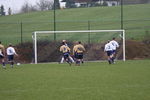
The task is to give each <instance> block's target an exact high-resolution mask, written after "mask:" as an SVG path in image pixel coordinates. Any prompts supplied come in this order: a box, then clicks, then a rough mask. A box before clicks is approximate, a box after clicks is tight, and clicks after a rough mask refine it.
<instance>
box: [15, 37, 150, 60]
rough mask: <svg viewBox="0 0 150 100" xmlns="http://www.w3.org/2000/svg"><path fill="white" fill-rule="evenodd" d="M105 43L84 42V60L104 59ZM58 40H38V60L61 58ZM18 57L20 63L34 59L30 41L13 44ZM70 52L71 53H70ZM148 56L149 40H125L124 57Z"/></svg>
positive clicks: (118, 54)
mask: <svg viewBox="0 0 150 100" xmlns="http://www.w3.org/2000/svg"><path fill="white" fill-rule="evenodd" d="M68 45H69V47H70V48H71V49H72V48H73V43H71V42H69V43H68ZM104 45H105V43H97V44H84V46H85V48H86V52H85V55H84V59H85V60H90V61H92V60H106V59H107V56H106V53H104ZM60 46H61V43H60V42H49V41H40V42H38V62H58V61H60V59H61V56H62V55H61V53H60V52H59V47H60ZM15 47H16V49H17V53H18V54H19V57H17V58H16V59H17V61H19V62H22V63H31V62H33V61H34V51H33V44H32V43H30V42H27V43H23V44H18V45H16V46H15ZM71 54H72V53H71ZM147 58H150V42H149V41H146V42H145V41H143V42H139V41H134V40H127V41H126V59H147ZM117 59H122V45H120V47H119V49H118V50H117Z"/></svg>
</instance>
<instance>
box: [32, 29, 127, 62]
mask: <svg viewBox="0 0 150 100" xmlns="http://www.w3.org/2000/svg"><path fill="white" fill-rule="evenodd" d="M97 32H122V36H121V38H122V40H123V41H122V42H123V44H122V45H123V61H125V60H126V58H125V30H121V29H120V30H77V31H35V32H33V33H32V39H33V45H34V63H35V64H37V63H38V62H37V34H52V33H53V34H54V33H58V34H61V33H97Z"/></svg>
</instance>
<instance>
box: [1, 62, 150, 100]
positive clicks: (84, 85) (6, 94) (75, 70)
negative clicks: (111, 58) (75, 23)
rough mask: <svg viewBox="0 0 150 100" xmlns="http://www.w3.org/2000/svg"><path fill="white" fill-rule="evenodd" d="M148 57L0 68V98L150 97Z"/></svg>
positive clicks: (106, 99)
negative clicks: (109, 61) (76, 63)
mask: <svg viewBox="0 0 150 100" xmlns="http://www.w3.org/2000/svg"><path fill="white" fill-rule="evenodd" d="M149 94H150V60H137V61H126V62H122V61H118V62H117V63H116V64H114V65H108V63H107V62H95V63H85V64H84V65H82V66H79V67H77V66H74V65H73V66H69V65H68V64H36V65H35V64H22V65H20V66H15V67H14V68H13V69H12V68H10V67H9V65H7V69H6V70H5V69H2V68H0V100H150V95H149Z"/></svg>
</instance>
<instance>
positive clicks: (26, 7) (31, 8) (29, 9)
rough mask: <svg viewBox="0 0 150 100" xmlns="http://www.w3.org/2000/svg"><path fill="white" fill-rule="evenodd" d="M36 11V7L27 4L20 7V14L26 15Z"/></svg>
mask: <svg viewBox="0 0 150 100" xmlns="http://www.w3.org/2000/svg"><path fill="white" fill-rule="evenodd" d="M33 11H37V7H36V6H33V5H31V4H29V3H28V2H25V3H24V5H23V6H22V7H21V11H20V12H21V13H28V12H33Z"/></svg>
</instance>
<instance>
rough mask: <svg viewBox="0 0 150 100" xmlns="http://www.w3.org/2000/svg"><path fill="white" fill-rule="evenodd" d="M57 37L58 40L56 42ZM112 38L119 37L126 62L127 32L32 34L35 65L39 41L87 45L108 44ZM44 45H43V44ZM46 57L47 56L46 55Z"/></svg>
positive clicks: (79, 31) (48, 32) (99, 31)
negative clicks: (76, 42) (80, 42)
mask: <svg viewBox="0 0 150 100" xmlns="http://www.w3.org/2000/svg"><path fill="white" fill-rule="evenodd" d="M54 36H56V40H54ZM112 37H117V38H118V39H119V41H121V45H122V48H121V51H122V52H121V53H122V60H123V61H125V60H126V58H125V30H76V31H35V32H33V33H32V39H33V47H34V63H35V64H37V63H38V58H40V57H39V56H38V41H39V40H50V39H51V40H52V41H53V42H55V41H59V42H60V41H61V40H64V39H66V40H67V41H68V40H69V41H72V42H74V41H78V40H80V41H84V42H86V43H96V42H105V43H106V42H107V40H111V39H112ZM41 45H43V44H41ZM45 55H46V54H45Z"/></svg>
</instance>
